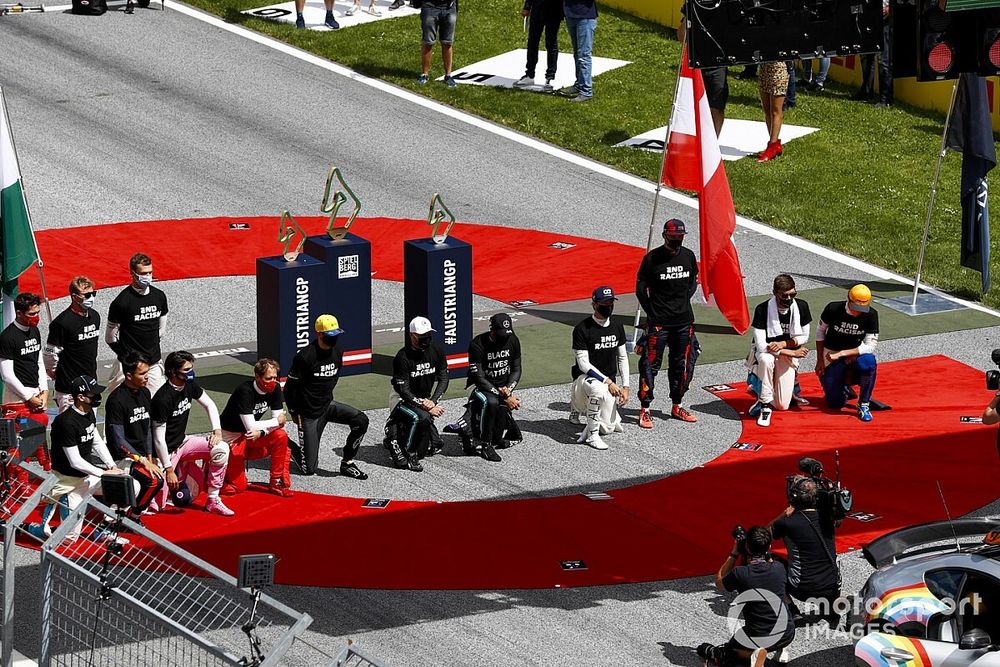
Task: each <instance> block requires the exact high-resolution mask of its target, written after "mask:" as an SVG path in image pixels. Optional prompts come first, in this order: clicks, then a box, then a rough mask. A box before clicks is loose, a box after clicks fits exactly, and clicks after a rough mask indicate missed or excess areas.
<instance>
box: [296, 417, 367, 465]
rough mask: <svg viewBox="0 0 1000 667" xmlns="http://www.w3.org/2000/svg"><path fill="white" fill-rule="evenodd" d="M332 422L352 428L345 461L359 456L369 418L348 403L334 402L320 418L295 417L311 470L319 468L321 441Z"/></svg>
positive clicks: (303, 449) (345, 451)
mask: <svg viewBox="0 0 1000 667" xmlns="http://www.w3.org/2000/svg"><path fill="white" fill-rule="evenodd" d="M330 422H333V423H334V424H346V425H347V426H349V427H350V428H351V432H350V433H348V434H347V442H345V443H344V456H343V458H344V460H345V461H350V460H351V459H353V458H354V457H355V456H357V454H358V449H360V448H361V441H362V440H363V439H364V437H365V433H367V432H368V416H367V415H366V414H365V413H363V412H361V411H360V410H358V409H357V408H353V407H351V406H350V405H347V404H346V403H338V402H337V401H333V402H331V403H330V405H328V406H327V408H326V410H324V411H323V412H322V414H320V416H318V417H303V416H302V415H298V416H297V417H295V425H296V426H298V428H299V444H300V445H301V446H302V451H303V452H304V453H305V457H306V465H308V466H309V469H310V470H317V469H318V466H319V441H320V440H322V439H323V430H324V429H326V425H327V424H329V423H330Z"/></svg>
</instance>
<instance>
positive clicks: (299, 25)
mask: <svg viewBox="0 0 1000 667" xmlns="http://www.w3.org/2000/svg"><path fill="white" fill-rule="evenodd" d="M295 27H296V28H298V29H299V30H302V29H304V28H305V27H306V20H305V19H304V18H302V17H301V16H299V17H298V18H296V19H295Z"/></svg>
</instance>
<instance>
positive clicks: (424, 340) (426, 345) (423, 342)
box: [417, 336, 431, 350]
mask: <svg viewBox="0 0 1000 667" xmlns="http://www.w3.org/2000/svg"><path fill="white" fill-rule="evenodd" d="M417 349H420V350H429V349H431V337H430V336H420V337H419V338H417Z"/></svg>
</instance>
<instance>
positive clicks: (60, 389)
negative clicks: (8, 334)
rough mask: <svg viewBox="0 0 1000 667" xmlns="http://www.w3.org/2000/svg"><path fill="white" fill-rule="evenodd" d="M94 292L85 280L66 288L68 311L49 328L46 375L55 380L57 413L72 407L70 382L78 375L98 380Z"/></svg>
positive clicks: (98, 324)
mask: <svg viewBox="0 0 1000 667" xmlns="http://www.w3.org/2000/svg"><path fill="white" fill-rule="evenodd" d="M96 296H97V290H95V289H94V282H93V281H92V280H91V279H90V278H87V277H86V276H77V277H76V278H73V280H72V281H70V284H69V308H67V309H66V310H64V311H63V312H61V313H59V315H57V316H56V318H55V319H54V320H52V324H50V325H49V337H48V339H47V340H46V342H45V352H44V354H43V359H44V361H45V372H46V373H48V376H49V377H50V378H52V379H53V380H55V386H56V407H57V408H59V412H62V411H63V410H67V409H68V408H69V407H70V406H72V405H73V391H72V389H73V388H72V382H73V380H74V379H75V378H78V377H80V376H81V375H86V376H89V377H92V378H93V377H97V342H98V338H99V337H100V335H101V314H100V313H98V312H97V311H96V310H94V300H95V297H96Z"/></svg>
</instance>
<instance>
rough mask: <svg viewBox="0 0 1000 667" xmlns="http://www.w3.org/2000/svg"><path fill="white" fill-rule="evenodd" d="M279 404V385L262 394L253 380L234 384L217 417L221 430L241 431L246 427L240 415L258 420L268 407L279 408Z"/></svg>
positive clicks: (280, 402) (280, 399)
mask: <svg viewBox="0 0 1000 667" xmlns="http://www.w3.org/2000/svg"><path fill="white" fill-rule="evenodd" d="M281 405H282V395H281V385H276V386H275V387H274V391H272V392H271V393H270V394H267V395H264V394H261V393H260V392H258V391H257V389H256V385H255V384H254V380H247V381H246V382H243V383H241V384H239V385H237V386H236V389H234V390H233V393H232V395H231V396H230V397H229V401H227V402H226V407H225V409H223V411H222V415H221V416H220V417H219V421H220V422H221V424H222V430H224V431H231V432H233V433H243V432H245V431H246V428H245V427H244V426H243V420H242V419H240V415H253V418H254V419H256V420H257V421H260V418H261V417H263V416H264V413H265V412H266V411H267V410H268V408H270V409H271V410H275V411H277V410H281Z"/></svg>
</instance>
